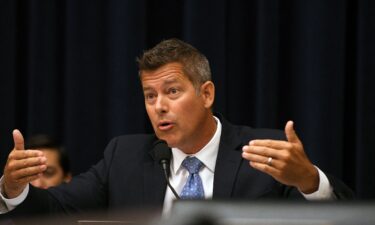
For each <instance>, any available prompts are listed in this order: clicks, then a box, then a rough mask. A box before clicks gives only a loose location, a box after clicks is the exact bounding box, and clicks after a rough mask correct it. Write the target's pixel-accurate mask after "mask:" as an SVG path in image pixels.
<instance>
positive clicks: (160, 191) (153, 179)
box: [143, 149, 167, 206]
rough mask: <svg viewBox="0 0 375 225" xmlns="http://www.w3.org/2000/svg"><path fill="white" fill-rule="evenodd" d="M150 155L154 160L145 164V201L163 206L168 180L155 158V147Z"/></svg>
mask: <svg viewBox="0 0 375 225" xmlns="http://www.w3.org/2000/svg"><path fill="white" fill-rule="evenodd" d="M150 156H151V159H152V160H147V162H144V164H143V178H144V181H143V183H144V189H143V190H144V195H143V196H144V202H146V203H151V204H153V205H159V206H162V205H163V201H164V196H165V191H166V188H167V182H166V181H165V178H164V173H163V169H162V167H161V165H159V162H156V160H155V157H154V156H155V154H154V149H152V150H151V151H150V152H149V157H150Z"/></svg>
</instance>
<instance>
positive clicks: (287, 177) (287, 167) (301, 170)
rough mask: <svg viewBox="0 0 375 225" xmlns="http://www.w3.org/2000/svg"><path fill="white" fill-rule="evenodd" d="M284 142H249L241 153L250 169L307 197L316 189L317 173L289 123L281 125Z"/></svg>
mask: <svg viewBox="0 0 375 225" xmlns="http://www.w3.org/2000/svg"><path fill="white" fill-rule="evenodd" d="M285 134H286V137H287V141H280V140H252V141H250V142H249V144H248V145H245V146H244V147H243V148H242V150H243V153H242V157H243V158H244V159H247V160H249V161H250V162H249V164H250V166H252V167H253V168H255V169H257V170H260V171H262V172H264V173H267V174H269V175H271V176H272V177H273V178H275V179H276V180H278V181H279V182H281V183H283V184H286V185H290V186H295V187H297V188H298V189H299V190H300V191H301V192H303V193H305V194H308V193H312V192H315V191H316V190H318V187H319V174H318V171H317V169H316V168H315V167H314V165H313V164H312V163H311V162H310V160H309V159H308V158H307V156H306V154H305V151H304V149H303V145H302V142H301V141H300V139H299V138H298V136H297V134H296V132H295V130H294V128H293V122H292V121H288V122H287V124H286V125H285Z"/></svg>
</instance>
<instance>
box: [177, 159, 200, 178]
mask: <svg viewBox="0 0 375 225" xmlns="http://www.w3.org/2000/svg"><path fill="white" fill-rule="evenodd" d="M182 166H183V167H185V169H187V170H188V171H189V173H190V174H196V173H198V172H199V170H200V168H201V167H202V166H203V163H202V162H201V161H200V160H199V159H197V158H195V157H186V158H185V159H184V161H183V162H182Z"/></svg>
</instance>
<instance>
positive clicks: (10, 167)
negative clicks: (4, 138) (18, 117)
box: [2, 130, 47, 198]
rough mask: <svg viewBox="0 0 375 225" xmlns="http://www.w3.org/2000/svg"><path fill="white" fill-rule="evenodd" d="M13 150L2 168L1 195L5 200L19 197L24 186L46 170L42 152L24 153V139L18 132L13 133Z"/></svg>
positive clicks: (30, 151) (28, 151) (29, 151)
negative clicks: (2, 184)
mask: <svg viewBox="0 0 375 225" xmlns="http://www.w3.org/2000/svg"><path fill="white" fill-rule="evenodd" d="M13 140H14V149H13V150H12V151H11V152H10V154H9V156H8V161H7V163H6V165H5V168H4V186H3V188H2V190H3V194H4V195H5V197H7V198H15V197H17V196H19V195H20V194H21V193H22V191H23V190H24V189H25V187H26V185H27V184H28V183H29V182H30V181H33V180H35V179H37V178H38V177H39V176H40V175H42V173H43V171H45V170H46V168H47V165H46V161H47V159H46V157H45V156H44V154H43V152H42V151H38V150H27V151H25V145H24V138H23V136H22V134H21V132H20V131H19V130H14V131H13Z"/></svg>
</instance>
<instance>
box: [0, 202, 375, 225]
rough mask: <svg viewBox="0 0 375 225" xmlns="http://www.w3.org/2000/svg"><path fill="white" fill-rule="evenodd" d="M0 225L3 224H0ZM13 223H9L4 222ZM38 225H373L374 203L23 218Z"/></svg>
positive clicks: (178, 207)
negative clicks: (161, 213) (166, 214)
mask: <svg viewBox="0 0 375 225" xmlns="http://www.w3.org/2000/svg"><path fill="white" fill-rule="evenodd" d="M0 224H3V223H2V222H1V221H0ZM6 224H12V223H6ZM15 224H28V225H33V224H38V225H47V224H52V225H58V224H76V225H89V224H90V225H120V224H121V225H125V224H133V225H339V224H340V225H357V224H361V225H370V224H371V225H373V224H375V202H354V201H353V202H257V201H254V202H252V203H249V202H217V201H178V202H176V203H175V204H174V207H173V209H172V212H171V214H170V216H169V217H164V218H161V217H160V211H158V210H134V211H116V212H111V213H100V212H93V213H90V214H79V215H74V216H72V217H69V216H54V217H45V218H42V217H38V218H25V219H24V220H22V221H20V222H17V223H15Z"/></svg>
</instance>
